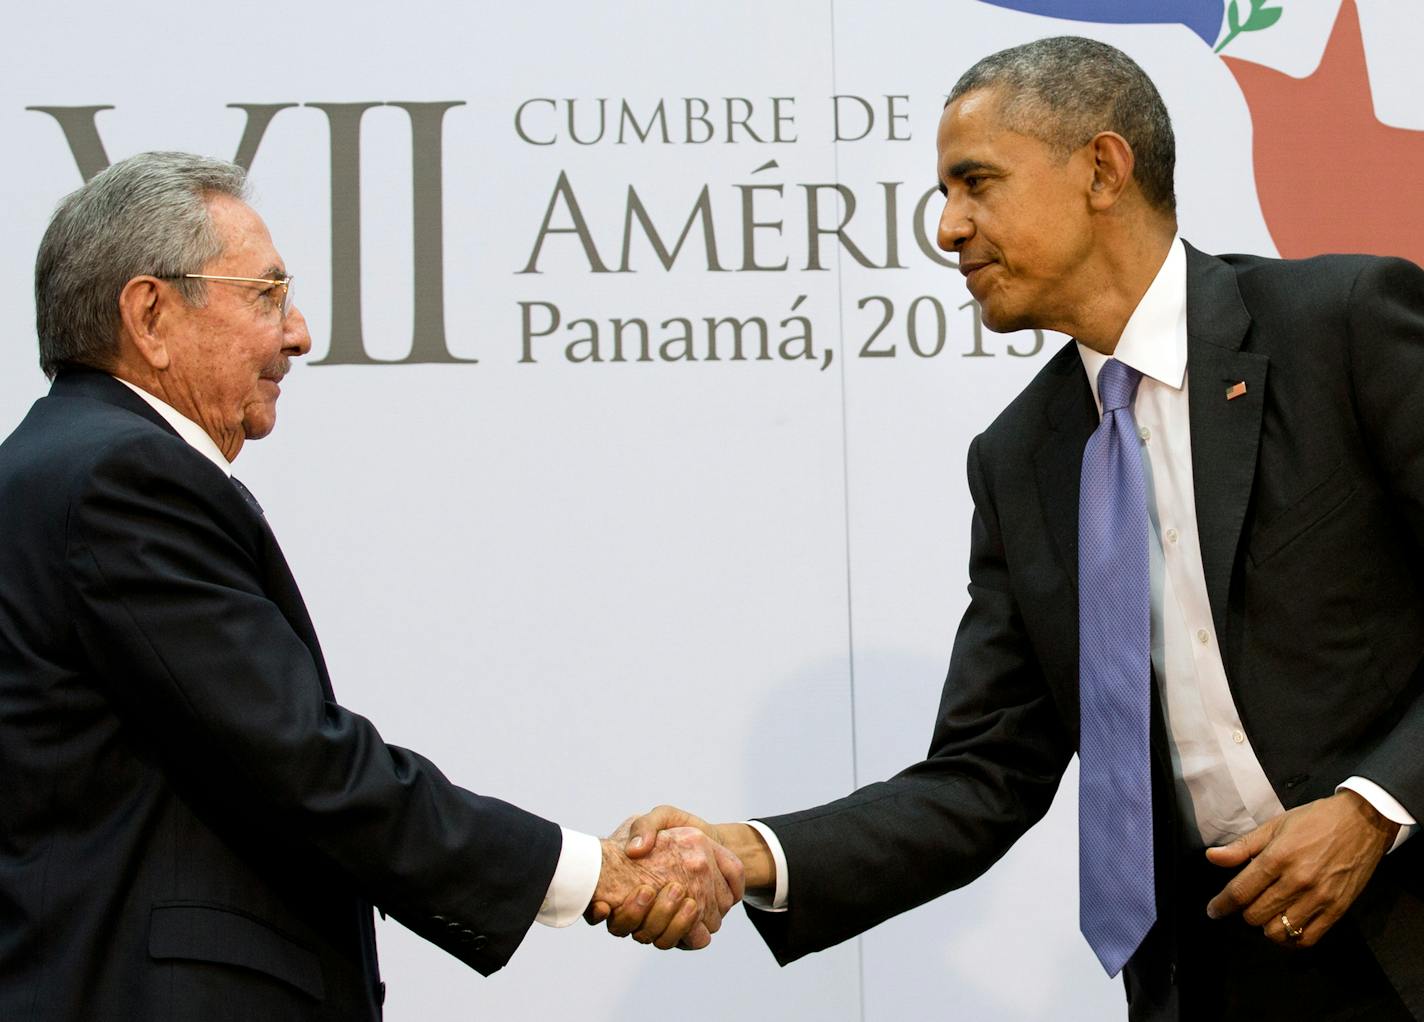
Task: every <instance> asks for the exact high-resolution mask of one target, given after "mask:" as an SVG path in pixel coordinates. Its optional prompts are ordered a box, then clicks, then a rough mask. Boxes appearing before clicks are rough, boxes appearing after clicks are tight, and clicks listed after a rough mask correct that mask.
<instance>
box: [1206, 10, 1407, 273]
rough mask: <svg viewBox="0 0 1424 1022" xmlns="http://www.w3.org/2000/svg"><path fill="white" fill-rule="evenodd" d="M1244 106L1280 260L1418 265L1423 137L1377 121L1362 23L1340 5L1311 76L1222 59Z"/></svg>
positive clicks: (1262, 197) (1258, 184)
mask: <svg viewBox="0 0 1424 1022" xmlns="http://www.w3.org/2000/svg"><path fill="white" fill-rule="evenodd" d="M1222 59H1223V60H1224V61H1226V66H1227V67H1229V68H1230V69H1231V73H1232V74H1234V75H1235V76H1236V81H1237V84H1239V85H1240V86H1241V91H1242V92H1243V93H1244V94H1245V96H1246V103H1247V105H1248V106H1249V107H1250V108H1251V121H1252V125H1253V128H1254V134H1255V139H1254V142H1253V156H1254V159H1255V164H1256V194H1257V197H1258V198H1259V199H1260V202H1261V212H1262V214H1263V215H1264V216H1265V218H1266V226H1267V228H1269V230H1270V232H1271V238H1272V239H1273V240H1274V241H1275V243H1276V248H1277V249H1278V250H1279V251H1280V254H1281V255H1283V256H1285V257H1286V258H1289V259H1297V258H1302V257H1305V256H1312V255H1319V254H1320V253H1322V252H1369V253H1373V254H1376V255H1395V256H1404V257H1405V258H1406V259H1411V260H1413V261H1414V262H1416V263H1421V264H1424V190H1421V188H1420V185H1421V183H1424V131H1408V130H1405V129H1403V128H1391V127H1389V126H1387V125H1384V124H1381V123H1380V122H1379V121H1378V120H1377V119H1376V118H1375V111H1374V104H1373V101H1372V99H1371V97H1370V77H1369V71H1368V69H1367V68H1366V66H1365V46H1364V41H1363V39H1362V38H1361V36H1360V16H1359V12H1358V11H1357V10H1356V9H1355V0H1343V2H1342V3H1341V4H1340V14H1339V15H1338V16H1337V18H1336V20H1335V27H1334V28H1333V29H1332V30H1331V32H1330V41H1329V42H1328V43H1327V44H1326V46H1325V54H1324V56H1322V57H1321V59H1320V66H1319V67H1318V68H1316V70H1315V73H1314V74H1312V75H1310V76H1309V77H1308V78H1292V77H1290V76H1289V75H1284V74H1281V73H1280V72H1279V71H1275V70H1272V69H1271V68H1267V67H1262V66H1261V65H1259V64H1252V63H1249V62H1247V61H1244V60H1236V59H1233V58H1231V57H1223V58H1222Z"/></svg>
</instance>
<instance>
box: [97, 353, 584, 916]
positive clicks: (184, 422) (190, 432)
mask: <svg viewBox="0 0 1424 1022" xmlns="http://www.w3.org/2000/svg"><path fill="white" fill-rule="evenodd" d="M114 379H116V380H118V379H119V378H118V377H117V376H116V377H114ZM119 382H120V383H122V384H123V385H124V386H125V387H128V388H129V390H131V391H133V392H134V393H135V394H137V395H138V396H139V397H141V398H143V399H144V400H145V401H146V402H148V404H149V406H150V407H151V408H153V410H154V411H156V412H157V413H158V414H159V415H161V416H163V419H164V421H165V422H167V423H168V424H169V425H170V426H172V427H173V428H174V430H176V431H177V433H178V435H179V436H180V437H182V438H183V439H184V440H185V441H187V443H188V445H189V446H190V447H192V448H193V449H194V450H195V451H197V452H198V453H199V454H201V455H202V456H203V457H205V458H207V459H208V460H209V461H211V462H212V463H213V464H214V465H216V466H217V467H218V468H219V469H221V470H222V473H223V475H225V476H228V477H229V478H231V477H232V465H231V464H230V463H229V462H228V460H227V459H226V458H225V457H223V453H222V451H221V450H219V449H218V445H217V444H216V443H215V442H214V441H213V438H212V437H210V436H208V434H207V432H206V431H205V430H204V429H203V427H202V426H199V425H198V424H197V423H196V422H194V421H193V420H192V419H190V418H188V417H187V416H186V415H184V414H183V413H181V412H179V411H178V410H177V409H176V408H174V407H173V406H172V405H170V404H168V403H167V402H166V401H163V400H160V399H159V398H157V397H154V396H153V395H152V394H150V393H149V392H148V391H146V390H143V389H141V388H139V387H135V386H134V385H133V384H132V383H130V382H129V381H128V380H119ZM559 830H560V831H561V832H562V833H563V846H562V847H561V848H560V850H559V863H558V865H557V866H556V867H555V868H554V877H553V879H552V880H551V881H550V882H549V890H548V893H547V894H545V895H544V904H543V905H542V906H541V907H540V909H539V914H538V916H536V917H535V918H537V919H538V921H539V922H541V923H543V924H544V925H545V926H568V925H570V924H571V923H573V922H575V921H576V920H578V919H579V917H580V916H582V915H583V910H584V909H586V908H587V907H588V903H589V902H590V901H592V900H593V892H594V889H595V888H596V887H597V886H598V876H599V873H600V872H601V871H602V869H603V847H602V845H601V844H600V843H599V840H598V838H596V837H593V836H592V835H589V834H581V833H579V832H578V831H576V830H569V829H568V828H567V827H560V828H559Z"/></svg>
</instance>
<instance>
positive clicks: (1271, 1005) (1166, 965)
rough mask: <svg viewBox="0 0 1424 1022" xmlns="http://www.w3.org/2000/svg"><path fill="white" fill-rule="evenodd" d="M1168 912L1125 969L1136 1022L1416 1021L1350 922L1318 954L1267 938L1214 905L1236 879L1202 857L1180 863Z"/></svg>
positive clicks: (1197, 854)
mask: <svg viewBox="0 0 1424 1022" xmlns="http://www.w3.org/2000/svg"><path fill="white" fill-rule="evenodd" d="M1176 866H1177V868H1176V870H1175V877H1174V883H1173V889H1174V892H1173V898H1172V901H1171V911H1170V912H1167V913H1163V918H1161V919H1159V921H1158V923H1157V925H1156V926H1154V927H1153V928H1152V931H1151V932H1150V933H1149V934H1148V935H1147V939H1146V940H1144V941H1143V943H1142V947H1141V948H1139V949H1138V951H1137V954H1135V955H1134V956H1133V958H1132V961H1130V962H1129V963H1128V965H1127V968H1126V969H1125V970H1124V976H1123V980H1124V983H1125V985H1126V987H1127V996H1128V1017H1129V1018H1130V1019H1131V1020H1132V1022H1169V1020H1171V1022H1235V1020H1238V1019H1239V1020H1250V1022H1265V1020H1272V1019H1280V1020H1283V1022H1287V1020H1288V1022H1347V1020H1361V1022H1365V1020H1368V1022H1412V1020H1413V1019H1414V1016H1413V1015H1411V1014H1410V1013H1409V1011H1408V1010H1407V1009H1406V1008H1405V1007H1404V1005H1403V1003H1402V1002H1401V1001H1400V999H1399V997H1398V995H1397V994H1396V993H1395V991H1394V988H1393V987H1392V986H1391V985H1390V982H1389V980H1388V978H1387V977H1386V976H1385V974H1384V972H1383V971H1381V969H1380V967H1379V965H1378V963H1376V961H1375V959H1374V956H1373V955H1372V954H1371V953H1370V950H1369V948H1368V946H1367V945H1366V944H1365V941H1364V938H1363V937H1361V936H1360V934H1359V932H1358V931H1357V930H1356V929H1355V927H1354V925H1353V923H1352V922H1351V920H1350V918H1349V916H1348V915H1347V916H1346V917H1345V918H1344V919H1341V920H1340V921H1339V922H1337V923H1336V924H1335V925H1334V926H1333V927H1332V928H1331V929H1330V931H1329V932H1328V933H1327V934H1326V935H1325V937H1324V938H1323V939H1322V940H1321V941H1320V943H1318V944H1316V945H1315V946H1314V947H1311V948H1287V947H1282V946H1280V945H1279V944H1276V943H1274V942H1273V941H1270V940H1268V939H1266V937H1265V935H1264V934H1262V932H1261V930H1260V929H1259V928H1258V927H1254V926H1247V925H1246V923H1245V922H1243V921H1242V919H1241V917H1240V915H1239V914H1238V915H1233V916H1229V917H1227V918H1225V919H1218V920H1212V919H1208V918H1207V915H1206V903H1207V902H1208V901H1210V900H1211V899H1212V898H1213V897H1214V896H1215V895H1216V894H1217V893H1218V892H1219V891H1220V890H1221V889H1222V888H1223V887H1224V886H1226V883H1227V881H1228V880H1230V879H1231V877H1232V875H1233V872H1232V871H1230V870H1224V869H1220V868H1218V867H1216V866H1212V865H1211V864H1210V863H1208V862H1207V861H1206V857H1205V855H1203V854H1202V853H1201V852H1199V851H1198V852H1193V853H1191V854H1190V855H1188V856H1186V857H1185V858H1184V859H1182V860H1180V861H1179V862H1178V863H1176Z"/></svg>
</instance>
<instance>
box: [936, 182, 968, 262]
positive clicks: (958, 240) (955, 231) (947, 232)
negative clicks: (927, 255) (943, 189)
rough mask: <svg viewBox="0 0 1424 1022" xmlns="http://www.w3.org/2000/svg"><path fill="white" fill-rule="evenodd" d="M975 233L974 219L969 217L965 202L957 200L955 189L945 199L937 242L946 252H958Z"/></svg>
mask: <svg viewBox="0 0 1424 1022" xmlns="http://www.w3.org/2000/svg"><path fill="white" fill-rule="evenodd" d="M973 234H974V221H973V220H971V219H969V216H968V213H967V211H966V210H965V207H964V203H963V202H961V201H956V199H955V195H954V190H953V189H951V190H950V193H949V195H948V196H947V197H946V198H945V200H944V211H943V212H941V213H940V215H939V230H938V232H936V236H935V243H936V244H937V245H939V247H940V249H941V250H942V251H945V252H957V251H958V250H959V249H960V247H961V246H962V245H963V244H964V243H965V242H966V241H968V240H969V238H970V237H971V236H972V235H973Z"/></svg>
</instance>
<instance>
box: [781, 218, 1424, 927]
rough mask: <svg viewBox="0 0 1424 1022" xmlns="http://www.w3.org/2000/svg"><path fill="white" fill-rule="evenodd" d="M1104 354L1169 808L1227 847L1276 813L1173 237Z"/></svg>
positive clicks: (1206, 841) (1182, 262)
mask: <svg viewBox="0 0 1424 1022" xmlns="http://www.w3.org/2000/svg"><path fill="white" fill-rule="evenodd" d="M1078 353H1079V355H1080V356H1081V357H1082V360H1083V368H1084V369H1085V370H1086V371H1087V374H1088V382H1089V384H1090V385H1091V386H1092V390H1093V400H1094V401H1095V402H1097V405H1098V414H1099V416H1101V415H1102V401H1101V400H1100V399H1099V398H1098V372H1099V370H1101V369H1102V367H1103V364H1104V363H1105V362H1106V361H1107V360H1108V358H1109V356H1107V355H1103V354H1100V353H1099V352H1096V351H1093V350H1092V349H1091V348H1088V347H1085V346H1084V345H1082V344H1079V345H1078ZM1111 357H1113V358H1116V359H1117V360H1118V361H1120V362H1123V363H1124V364H1126V365H1129V366H1131V367H1132V368H1133V369H1136V370H1138V371H1139V372H1140V373H1142V382H1141V384H1140V385H1139V386H1138V389H1137V397H1136V398H1135V400H1134V401H1133V406H1132V411H1133V418H1134V419H1135V420H1136V422H1137V431H1138V435H1139V436H1140V437H1141V438H1142V467H1143V472H1144V474H1145V477H1146V482H1147V495H1148V500H1147V506H1148V518H1149V519H1150V522H1151V525H1150V530H1151V536H1150V542H1149V543H1148V544H1147V546H1148V549H1149V551H1150V558H1151V581H1152V668H1153V672H1154V674H1155V675H1156V679H1157V685H1158V689H1159V694H1160V696H1161V702H1162V707H1163V712H1164V714H1165V716H1166V723H1167V734H1168V737H1169V744H1170V746H1171V758H1172V774H1173V781H1174V784H1175V787H1176V795H1177V805H1178V808H1179V809H1180V811H1181V815H1182V818H1183V824H1184V826H1185V827H1186V828H1187V833H1186V835H1185V836H1186V837H1187V839H1188V840H1196V841H1199V842H1200V844H1201V846H1202V847H1210V846H1214V845H1220V844H1226V843H1228V842H1230V841H1233V840H1235V839H1236V838H1239V837H1242V836H1244V835H1246V834H1248V833H1250V832H1251V831H1252V830H1255V829H1256V828H1257V827H1259V826H1261V825H1262V824H1264V823H1265V822H1267V821H1268V820H1270V819H1271V818H1272V817H1275V816H1279V815H1280V814H1281V813H1282V812H1284V811H1285V810H1284V807H1283V806H1282V805H1281V801H1280V799H1279V798H1278V797H1277V796H1276V793H1275V789H1273V788H1272V787H1271V783H1270V781H1269V780H1268V779H1267V778H1266V772H1265V770H1263V769H1262V767H1261V763H1260V761H1259V760H1258V759H1257V758H1256V754H1255V752H1254V751H1253V750H1252V748H1251V737H1250V735H1248V734H1247V733H1246V729H1245V728H1244V727H1243V726H1242V723H1241V716H1240V714H1239V713H1238V712H1237V710H1236V702H1235V700H1234V699H1233V698H1232V696H1231V688H1230V686H1229V685H1228V684H1227V680H1226V668H1225V666H1224V665H1223V663H1222V659H1221V649H1220V647H1219V646H1218V644H1217V635H1216V628H1215V626H1214V624H1213V621H1212V614H1211V603H1210V602H1209V600H1208V599H1207V591H1206V574H1205V572H1204V571H1203V569H1202V560H1201V543H1200V539H1199V536H1198V533H1197V512H1196V501H1195V499H1194V495H1195V492H1196V491H1195V490H1194V489H1193V486H1192V442H1191V418H1190V415H1189V409H1188V404H1187V385H1188V381H1187V256H1186V249H1185V248H1184V247H1183V246H1182V243H1181V240H1180V239H1178V238H1174V239H1173V241H1172V246H1171V248H1170V249H1169V250H1168V253H1167V257H1166V260H1165V261H1164V262H1163V264H1162V266H1161V268H1160V269H1159V270H1158V271H1157V276H1156V277H1155V278H1154V279H1153V281H1152V285H1151V286H1150V287H1149V288H1148V289H1147V293H1146V294H1145V295H1143V297H1142V301H1141V302H1139V303H1138V305H1137V308H1136V309H1135V310H1133V313H1132V317H1131V318H1130V319H1129V320H1128V322H1127V326H1126V327H1125V328H1124V329H1123V332H1122V336H1121V338H1119V340H1118V342H1117V347H1116V349H1115V350H1114V352H1113V355H1112V356H1111ZM1340 788H1349V789H1350V790H1352V791H1354V792H1356V793H1357V794H1359V795H1360V796H1361V797H1362V798H1364V799H1365V800H1366V801H1367V802H1369V803H1370V804H1371V805H1372V806H1374V808H1375V809H1376V810H1377V811H1378V812H1379V813H1380V815H1382V816H1384V817H1385V819H1387V820H1390V821H1392V822H1394V823H1398V824H1400V825H1401V826H1400V829H1399V835H1398V837H1396V839H1395V844H1394V847H1396V848H1397V847H1398V846H1399V844H1400V842H1402V841H1403V840H1404V839H1405V838H1407V837H1408V836H1409V835H1410V834H1411V833H1413V831H1414V829H1415V826H1414V824H1415V820H1414V818H1413V817H1412V816H1410V815H1409V813H1408V812H1406V811H1405V809H1404V807H1403V806H1402V805H1400V804H1399V801H1398V800H1397V799H1395V798H1394V797H1392V796H1391V795H1390V794H1389V793H1388V792H1387V791H1385V790H1384V789H1383V788H1381V787H1380V786H1379V785H1378V784H1376V783H1374V782H1372V781H1370V780H1368V779H1367V778H1363V777H1350V778H1347V779H1345V780H1343V781H1342V782H1341V783H1340V785H1339V786H1338V787H1337V789H1336V790H1337V791H1338V790H1339V789H1340ZM757 829H758V830H759V831H760V832H761V834H762V835H763V836H764V837H765V838H766V839H767V844H768V845H769V846H770V847H771V851H772V857H773V859H774V860H775V862H776V868H777V872H776V880H777V884H776V893H775V896H774V898H773V900H772V902H771V904H769V905H768V904H765V901H764V899H763V901H762V902H761V903H758V904H757V907H759V908H771V909H781V908H784V907H785V905H786V900H787V895H786V892H787V888H788V886H789V883H788V882H787V880H786V876H785V874H786V856H785V853H784V852H783V851H782V849H781V843H780V842H779V841H778V840H777V839H776V835H775V834H773V833H772V832H771V830H770V828H768V827H766V826H765V825H761V826H758V828H757Z"/></svg>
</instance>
